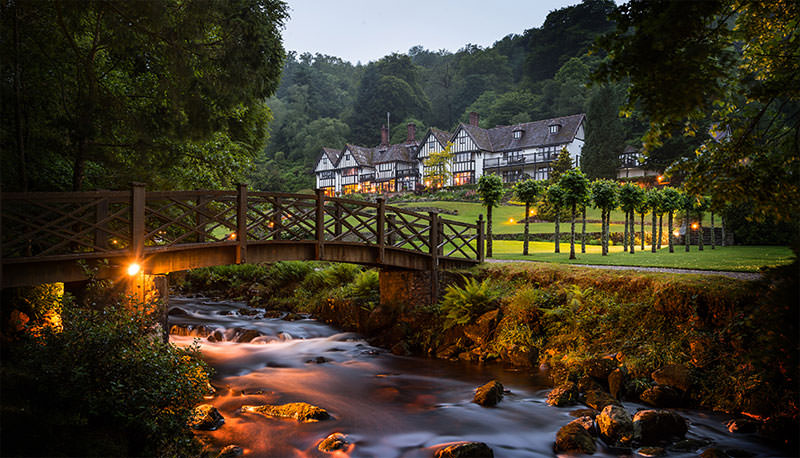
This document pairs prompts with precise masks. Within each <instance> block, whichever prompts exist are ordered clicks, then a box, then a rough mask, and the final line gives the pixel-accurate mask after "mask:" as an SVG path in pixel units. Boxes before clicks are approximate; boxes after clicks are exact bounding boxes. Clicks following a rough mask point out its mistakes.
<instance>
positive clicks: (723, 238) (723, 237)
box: [719, 215, 728, 246]
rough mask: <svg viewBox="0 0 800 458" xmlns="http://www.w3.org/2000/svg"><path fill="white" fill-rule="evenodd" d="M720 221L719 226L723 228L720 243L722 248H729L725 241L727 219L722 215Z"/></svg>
mask: <svg viewBox="0 0 800 458" xmlns="http://www.w3.org/2000/svg"><path fill="white" fill-rule="evenodd" d="M719 219H720V221H719V225H720V226H721V228H722V243H720V246H727V244H728V241H727V240H725V217H724V216H722V215H720V216H719Z"/></svg>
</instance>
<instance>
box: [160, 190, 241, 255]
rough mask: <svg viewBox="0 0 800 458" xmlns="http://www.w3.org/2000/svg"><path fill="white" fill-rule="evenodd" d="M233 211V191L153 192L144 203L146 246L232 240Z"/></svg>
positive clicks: (234, 237)
mask: <svg viewBox="0 0 800 458" xmlns="http://www.w3.org/2000/svg"><path fill="white" fill-rule="evenodd" d="M236 212H237V200H236V195H235V193H230V192H217V193H214V194H211V195H204V194H198V193H196V192H174V193H153V194H152V195H148V196H147V199H146V205H145V235H144V243H145V246H159V247H168V246H174V245H180V244H185V243H213V242H223V241H226V240H235V239H236V236H237V235H236Z"/></svg>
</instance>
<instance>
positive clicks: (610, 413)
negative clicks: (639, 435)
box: [595, 404, 634, 445]
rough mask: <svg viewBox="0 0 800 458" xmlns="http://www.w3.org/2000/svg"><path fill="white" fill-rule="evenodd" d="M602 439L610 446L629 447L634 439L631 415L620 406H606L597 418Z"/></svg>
mask: <svg viewBox="0 0 800 458" xmlns="http://www.w3.org/2000/svg"><path fill="white" fill-rule="evenodd" d="M595 422H596V423H597V429H599V430H600V437H602V438H603V440H604V441H606V443H607V444H609V445H615V444H622V445H627V444H629V443H630V442H631V441H633V438H634V431H633V420H632V419H631V416H630V414H629V413H628V412H627V411H626V410H625V409H624V408H622V407H620V406H618V405H613V404H612V405H608V406H606V407H605V408H604V409H603V411H602V412H600V415H598V416H597V418H595Z"/></svg>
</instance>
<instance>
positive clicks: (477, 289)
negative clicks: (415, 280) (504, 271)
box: [440, 277, 500, 329]
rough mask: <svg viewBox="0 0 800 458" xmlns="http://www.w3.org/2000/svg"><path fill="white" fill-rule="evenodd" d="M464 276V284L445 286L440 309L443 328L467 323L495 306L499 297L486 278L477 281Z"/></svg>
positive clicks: (498, 293)
mask: <svg viewBox="0 0 800 458" xmlns="http://www.w3.org/2000/svg"><path fill="white" fill-rule="evenodd" d="M462 278H464V286H463V287H459V286H458V285H451V286H448V287H447V290H446V291H445V294H444V298H443V299H442V305H441V308H440V310H441V311H442V312H443V313H444V314H445V323H444V328H445V329H448V328H450V327H452V326H454V325H463V324H467V323H469V322H470V321H472V319H473V318H474V317H476V316H478V315H480V314H481V313H483V312H486V311H488V310H489V309H490V308H492V307H493V306H496V301H497V299H498V298H499V297H500V291H498V290H497V289H496V288H495V287H494V286H493V285H492V284H491V283H490V282H489V280H488V279H486V280H483V281H482V282H480V283H479V282H478V281H477V280H476V279H474V278H465V277H462Z"/></svg>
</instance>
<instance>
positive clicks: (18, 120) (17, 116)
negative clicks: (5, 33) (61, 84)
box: [13, 2, 28, 192]
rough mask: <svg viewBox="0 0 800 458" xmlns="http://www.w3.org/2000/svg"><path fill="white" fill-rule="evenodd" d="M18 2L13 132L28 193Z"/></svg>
mask: <svg viewBox="0 0 800 458" xmlns="http://www.w3.org/2000/svg"><path fill="white" fill-rule="evenodd" d="M19 3H20V2H14V3H13V5H14V130H15V135H16V140H17V145H16V146H17V156H18V157H19V180H20V184H21V185H22V191H23V192H27V191H28V170H27V162H28V160H27V159H26V158H25V136H24V135H23V128H22V118H23V114H22V109H23V108H22V107H23V105H24V104H23V102H22V81H21V79H22V66H21V65H20V63H19V60H20V55H19V54H20V51H19V42H20V40H19V18H20V12H19V8H20V4H19Z"/></svg>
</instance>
